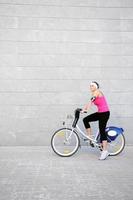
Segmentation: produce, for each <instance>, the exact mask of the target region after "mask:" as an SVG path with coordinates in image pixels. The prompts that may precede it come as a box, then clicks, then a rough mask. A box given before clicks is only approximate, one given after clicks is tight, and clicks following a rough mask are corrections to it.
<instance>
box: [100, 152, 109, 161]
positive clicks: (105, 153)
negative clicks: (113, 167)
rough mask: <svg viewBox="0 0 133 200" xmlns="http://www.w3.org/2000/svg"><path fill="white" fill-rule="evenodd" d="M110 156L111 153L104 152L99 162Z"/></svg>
mask: <svg viewBox="0 0 133 200" xmlns="http://www.w3.org/2000/svg"><path fill="white" fill-rule="evenodd" d="M108 156H109V152H108V151H105V150H103V151H102V153H101V156H100V158H99V160H105V159H106V158H107V157H108Z"/></svg>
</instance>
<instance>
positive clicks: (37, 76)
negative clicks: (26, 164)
mask: <svg viewBox="0 0 133 200" xmlns="http://www.w3.org/2000/svg"><path fill="white" fill-rule="evenodd" d="M91 80H96V81H98V82H99V83H100V85H101V88H102V90H103V91H104V93H105V95H106V96H107V99H108V101H109V104H110V108H111V118H110V122H109V125H116V126H122V127H123V128H124V129H125V135H126V138H127V143H128V144H133V134H132V121H133V108H132V102H133V95H132V94H133V1H132V0H82V1H81V0H49V1H48V0H0V145H49V141H50V137H51V135H52V133H53V131H54V130H55V129H56V128H58V127H59V126H60V125H61V121H62V120H63V119H64V118H65V116H66V114H67V113H72V112H73V110H74V109H75V108H76V107H80V106H82V105H83V104H84V103H86V102H87V100H88V98H89V93H88V85H89V82H90V81H91ZM91 112H93V110H91Z"/></svg>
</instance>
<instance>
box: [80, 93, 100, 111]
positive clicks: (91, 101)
mask: <svg viewBox="0 0 133 200" xmlns="http://www.w3.org/2000/svg"><path fill="white" fill-rule="evenodd" d="M99 93H100V92H99V91H96V92H93V93H92V97H91V100H90V102H89V103H88V104H86V105H85V106H84V107H83V109H82V111H81V113H84V112H87V111H88V110H89V109H90V107H91V106H92V103H93V101H95V99H96V97H97V96H98V95H99Z"/></svg>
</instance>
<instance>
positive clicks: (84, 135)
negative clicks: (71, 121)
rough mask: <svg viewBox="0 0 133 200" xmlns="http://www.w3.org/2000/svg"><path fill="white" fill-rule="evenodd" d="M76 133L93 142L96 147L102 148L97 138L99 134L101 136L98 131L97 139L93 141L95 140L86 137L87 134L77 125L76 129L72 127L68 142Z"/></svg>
mask: <svg viewBox="0 0 133 200" xmlns="http://www.w3.org/2000/svg"><path fill="white" fill-rule="evenodd" d="M74 131H76V133H77V134H78V133H80V134H81V135H82V136H83V137H84V138H86V139H88V140H90V141H92V143H93V144H94V145H95V146H96V147H99V146H100V145H99V144H98V143H97V136H98V134H99V132H98V131H97V133H96V135H95V138H94V139H93V138H90V137H89V136H88V135H86V134H85V133H84V132H83V131H82V130H81V129H80V127H79V126H78V125H77V124H76V127H75V128H73V127H72V131H71V134H70V135H69V136H68V138H66V140H67V141H68V140H69V139H70V138H71V136H72V134H73V132H74Z"/></svg>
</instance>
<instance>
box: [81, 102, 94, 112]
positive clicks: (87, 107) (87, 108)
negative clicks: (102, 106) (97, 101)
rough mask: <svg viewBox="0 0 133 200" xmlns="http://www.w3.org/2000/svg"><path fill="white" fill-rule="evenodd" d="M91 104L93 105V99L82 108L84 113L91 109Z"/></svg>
mask: <svg viewBox="0 0 133 200" xmlns="http://www.w3.org/2000/svg"><path fill="white" fill-rule="evenodd" d="M91 105H92V101H90V102H89V103H87V104H86V105H85V106H84V107H83V109H82V111H81V112H82V113H84V112H87V111H88V110H89V109H90V107H91Z"/></svg>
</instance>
